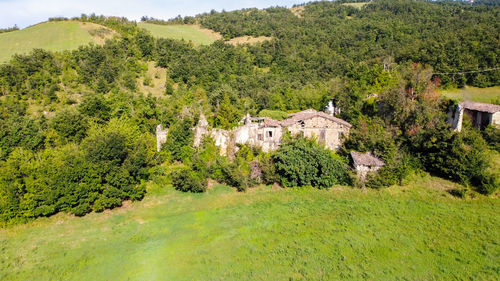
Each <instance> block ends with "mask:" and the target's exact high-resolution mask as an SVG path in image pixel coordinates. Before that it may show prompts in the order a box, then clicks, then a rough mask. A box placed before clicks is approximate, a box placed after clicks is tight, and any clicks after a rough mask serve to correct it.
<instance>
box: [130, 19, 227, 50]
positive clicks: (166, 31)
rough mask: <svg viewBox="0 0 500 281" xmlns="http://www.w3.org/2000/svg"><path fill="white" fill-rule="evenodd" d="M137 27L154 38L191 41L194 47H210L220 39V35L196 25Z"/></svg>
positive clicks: (149, 24)
mask: <svg viewBox="0 0 500 281" xmlns="http://www.w3.org/2000/svg"><path fill="white" fill-rule="evenodd" d="M138 26H139V27H140V28H144V29H146V30H147V31H149V32H151V35H153V36H154V37H157V38H170V39H177V40H185V41H187V42H189V41H191V42H193V44H194V45H210V44H212V43H213V42H214V41H215V40H217V39H220V38H221V36H220V34H217V33H216V32H213V31H211V30H208V29H203V28H201V27H199V26H196V25H175V24H172V25H161V24H152V23H139V24H138Z"/></svg>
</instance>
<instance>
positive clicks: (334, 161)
mask: <svg viewBox="0 0 500 281" xmlns="http://www.w3.org/2000/svg"><path fill="white" fill-rule="evenodd" d="M273 161H274V163H275V166H276V173H277V174H278V175H279V179H280V183H281V184H282V185H283V186H289V187H292V186H313V187H316V188H330V187H332V186H333V185H335V184H349V176H348V173H347V165H346V163H345V162H344V161H343V160H342V159H341V158H340V157H339V156H338V155H336V154H334V153H333V152H332V151H330V150H328V149H325V148H323V147H322V146H320V145H319V144H317V143H316V142H315V141H314V140H309V139H304V138H297V139H291V140H289V141H287V142H285V143H283V144H282V145H281V146H280V148H279V149H278V150H277V151H276V153H275V154H274V155H273Z"/></svg>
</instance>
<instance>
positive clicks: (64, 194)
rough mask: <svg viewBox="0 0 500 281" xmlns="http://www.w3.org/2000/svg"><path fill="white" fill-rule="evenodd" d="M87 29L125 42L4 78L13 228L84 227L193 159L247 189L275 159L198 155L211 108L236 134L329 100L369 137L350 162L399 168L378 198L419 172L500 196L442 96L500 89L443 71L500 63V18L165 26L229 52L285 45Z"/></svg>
mask: <svg viewBox="0 0 500 281" xmlns="http://www.w3.org/2000/svg"><path fill="white" fill-rule="evenodd" d="M58 20H64V19H58ZM75 20H78V21H82V22H92V23H97V24H101V25H104V26H106V27H108V28H110V29H113V30H115V31H116V32H118V33H119V36H116V37H115V38H113V39H111V40H108V41H107V43H106V44H104V45H103V46H99V45H93V44H92V45H88V46H82V47H80V48H79V49H77V50H74V51H65V52H60V53H53V52H48V51H45V50H35V51H33V52H32V53H31V54H29V55H17V56H14V57H13V58H12V60H11V61H10V62H9V63H7V64H3V65H1V66H0V95H1V97H0V116H1V119H0V128H1V130H0V148H1V153H0V160H1V161H2V162H1V164H0V220H1V221H3V222H16V221H25V220H29V219H32V218H35V217H38V216H48V215H51V214H54V213H57V212H59V211H67V212H71V213H74V214H77V215H84V214H85V213H88V212H90V211H92V210H94V211H102V210H104V209H106V208H112V207H115V206H119V205H120V204H121V202H122V200H125V199H141V198H142V197H143V196H144V194H145V189H144V185H143V183H144V182H145V181H147V180H148V178H149V177H150V176H151V174H155V173H163V172H162V170H161V169H162V168H161V167H160V166H159V164H161V163H165V162H166V163H172V162H174V161H180V162H182V163H184V165H185V166H186V167H188V168H189V169H190V170H192V171H195V172H196V173H198V174H196V175H195V176H196V177H198V178H197V179H195V180H201V179H203V178H206V177H208V176H210V175H209V174H207V173H209V171H211V170H210V169H208V170H207V169H203V167H209V166H210V165H208V162H207V161H209V160H210V161H212V160H213V161H215V162H216V163H217V165H219V168H220V169H219V171H226V172H225V173H226V176H221V178H220V180H221V181H226V182H231V183H234V184H235V185H244V186H246V184H247V182H246V181H245V177H246V176H247V174H245V173H246V172H248V161H247V160H248V159H249V158H252V157H264V158H265V156H258V155H259V154H258V153H257V154H255V155H254V156H252V157H250V156H248V155H250V154H248V155H247V156H248V157H247V156H242V155H240V156H241V159H244V160H241V161H239V160H238V161H239V162H238V161H235V162H231V161H229V160H228V159H225V160H220V159H218V160H217V159H204V158H203V157H202V156H203V155H214V154H208V153H206V152H205V154H203V152H199V151H196V150H195V149H194V148H193V147H192V132H191V130H190V128H191V127H192V126H193V125H194V124H195V123H196V121H197V119H198V116H199V113H200V110H201V111H203V112H204V113H205V115H206V116H207V117H208V121H209V123H210V125H211V126H214V127H221V128H226V129H227V128H231V127H233V126H235V125H236V124H237V122H238V121H239V120H240V119H241V117H242V116H243V115H244V114H246V113H250V114H253V115H257V114H258V113H259V112H261V111H262V110H274V111H285V112H293V111H298V110H302V109H307V108H315V109H317V110H322V109H323V107H324V106H325V104H326V102H327V101H328V100H330V99H333V100H334V101H335V104H336V105H337V106H338V107H340V108H341V112H342V113H341V115H340V116H339V117H341V118H343V119H345V120H347V121H349V122H350V123H352V124H353V125H354V126H355V127H356V128H359V131H358V132H356V131H355V132H354V133H353V137H352V139H351V140H350V141H349V142H348V143H347V144H346V147H345V150H346V151H347V150H349V149H356V150H359V151H367V150H371V151H374V152H375V153H376V154H377V155H379V156H380V157H382V158H383V159H384V160H386V161H387V162H388V163H392V164H391V165H388V168H387V169H386V171H385V172H383V173H382V175H384V176H383V177H384V178H387V175H394V176H393V177H389V178H391V181H390V182H380V180H381V179H380V178H379V179H376V180H375V182H376V184H374V186H385V185H388V184H392V183H394V182H396V181H397V180H400V179H401V177H403V176H404V175H405V173H406V172H405V171H402V170H401V169H399V168H401V167H410V166H411V167H413V168H415V169H421V170H425V171H428V172H431V173H435V174H438V175H440V176H443V177H446V178H449V179H452V180H455V181H458V182H461V183H464V184H465V185H471V186H476V187H477V188H478V190H479V191H481V192H483V193H491V192H493V191H494V190H495V188H496V186H497V182H495V176H494V175H492V174H490V172H489V171H490V170H489V169H488V167H489V164H488V163H489V162H488V161H487V159H486V157H485V155H484V153H485V152H484V151H486V150H485V146H486V143H485V140H483V137H481V135H480V133H479V132H477V131H475V130H473V129H471V130H470V131H469V130H465V132H463V133H461V134H454V133H452V132H451V131H449V130H448V128H447V127H446V125H445V124H444V120H445V116H446V108H447V105H449V104H450V103H451V102H450V101H446V100H442V99H441V98H440V97H439V96H438V95H436V92H435V88H436V87H437V86H441V87H445V88H446V87H461V86H463V85H465V84H468V85H473V86H477V87H488V86H496V85H500V71H498V70H496V71H487V72H474V73H468V74H453V75H448V74H446V75H444V74H435V73H444V72H446V73H450V72H468V71H476V70H484V69H492V68H497V67H498V66H499V64H500V63H499V61H498V60H499V58H500V49H499V48H498V46H500V35H499V34H500V26H499V25H500V8H498V7H486V6H481V5H479V6H471V5H464V4H460V3H441V2H437V3H428V2H416V1H387V0H378V1H373V2H371V3H369V4H367V5H365V6H363V7H362V8H361V9H358V8H355V7H352V6H348V5H342V3H338V2H315V3H310V4H307V5H305V7H304V9H303V10H302V11H301V14H300V17H299V16H297V15H296V14H294V13H293V12H292V11H291V10H290V9H286V8H280V7H273V8H269V9H265V10H257V9H246V10H241V11H234V12H221V13H217V12H210V13H208V14H202V15H199V16H196V17H187V18H183V19H180V18H177V19H174V20H171V21H167V22H164V24H174V23H175V24H179V23H184V24H191V23H198V24H201V26H203V27H205V28H210V29H212V30H214V31H216V32H219V33H221V34H222V35H223V37H224V39H226V40H228V39H231V38H235V37H239V36H254V37H258V36H268V37H272V39H271V40H270V41H264V42H261V43H257V44H253V45H243V46H233V45H230V44H227V43H225V41H224V40H219V41H216V42H214V43H213V44H211V45H207V46H199V47H195V46H194V45H193V44H191V43H189V42H185V41H178V40H170V39H155V38H154V37H152V36H151V35H150V34H149V33H148V32H147V31H145V30H143V29H140V28H138V26H137V24H136V23H135V22H131V21H128V20H127V19H125V18H116V17H103V16H95V15H90V16H87V15H82V16H81V17H80V18H78V19H75ZM151 61H154V62H155V63H156V65H157V66H158V67H161V68H164V69H166V82H165V84H164V85H161V87H163V88H164V95H163V96H153V95H150V94H148V93H147V92H144V91H143V90H139V89H146V88H145V87H142V86H144V85H149V84H151V83H155V82H154V81H157V80H161V79H156V78H158V77H151V74H150V71H148V67H147V62H151ZM155 75H157V74H154V75H153V76H155ZM158 75H160V74H158ZM138 81H141V83H142V84H144V85H138ZM410 93H411V94H410ZM368 95H369V96H371V97H372V98H369V99H367V98H366V97H367V96H368ZM380 104H382V105H385V106H382V107H379V106H378V105H380ZM160 123H161V124H164V125H165V126H167V127H169V128H170V136H171V138H170V139H171V140H170V141H169V142H170V143H167V145H166V146H165V149H164V151H162V152H161V153H155V152H154V151H155V145H154V142H153V133H154V128H155V126H156V125H157V124H160ZM363 130H364V131H363ZM495 134H497V133H495V132H493V133H491V134H490V135H487V136H485V138H486V140H491V139H493V140H494V138H495V136H496V135H495ZM432 136H436V137H435V138H431V137H432ZM430 139H432V140H433V143H428V142H427V141H428V140H430ZM490 142H491V141H490ZM450 144H452V145H450ZM481 151H482V152H481ZM401 155H403V156H404V157H402V156H401ZM245 157H246V158H245ZM269 157H270V156H267V158H266V159H267V160H269V159H270V158H269ZM267 160H265V161H267ZM210 161H209V162H210ZM263 161H264V160H263ZM265 161H264V162H265ZM343 161H345V159H344V160H343ZM215 162H214V163H215ZM410 164H411V165H410ZM193 165H194V166H193ZM196 165H198V166H196ZM196 167H198V168H196ZM221 167H222V168H221ZM245 167H246V168H245ZM413 168H412V169H413ZM403 170H404V169H403ZM235 171H244V172H243V174H238V175H234V173H235ZM486 173H488V174H486ZM278 178H279V175H278ZM392 180H394V182H392Z"/></svg>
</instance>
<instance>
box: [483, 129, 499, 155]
mask: <svg viewBox="0 0 500 281" xmlns="http://www.w3.org/2000/svg"><path fill="white" fill-rule="evenodd" d="M482 135H483V138H484V140H485V141H486V143H487V144H488V146H489V147H490V148H491V149H493V150H496V151H498V152H500V129H499V128H497V127H495V126H493V125H490V126H488V127H486V129H484V131H482Z"/></svg>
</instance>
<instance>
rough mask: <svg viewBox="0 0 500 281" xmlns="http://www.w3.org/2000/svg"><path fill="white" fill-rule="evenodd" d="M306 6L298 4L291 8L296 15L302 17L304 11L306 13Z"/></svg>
mask: <svg viewBox="0 0 500 281" xmlns="http://www.w3.org/2000/svg"><path fill="white" fill-rule="evenodd" d="M304 9H305V6H297V7H293V8H290V11H291V12H292V13H293V14H294V15H296V16H297V17H298V18H302V13H304Z"/></svg>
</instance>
